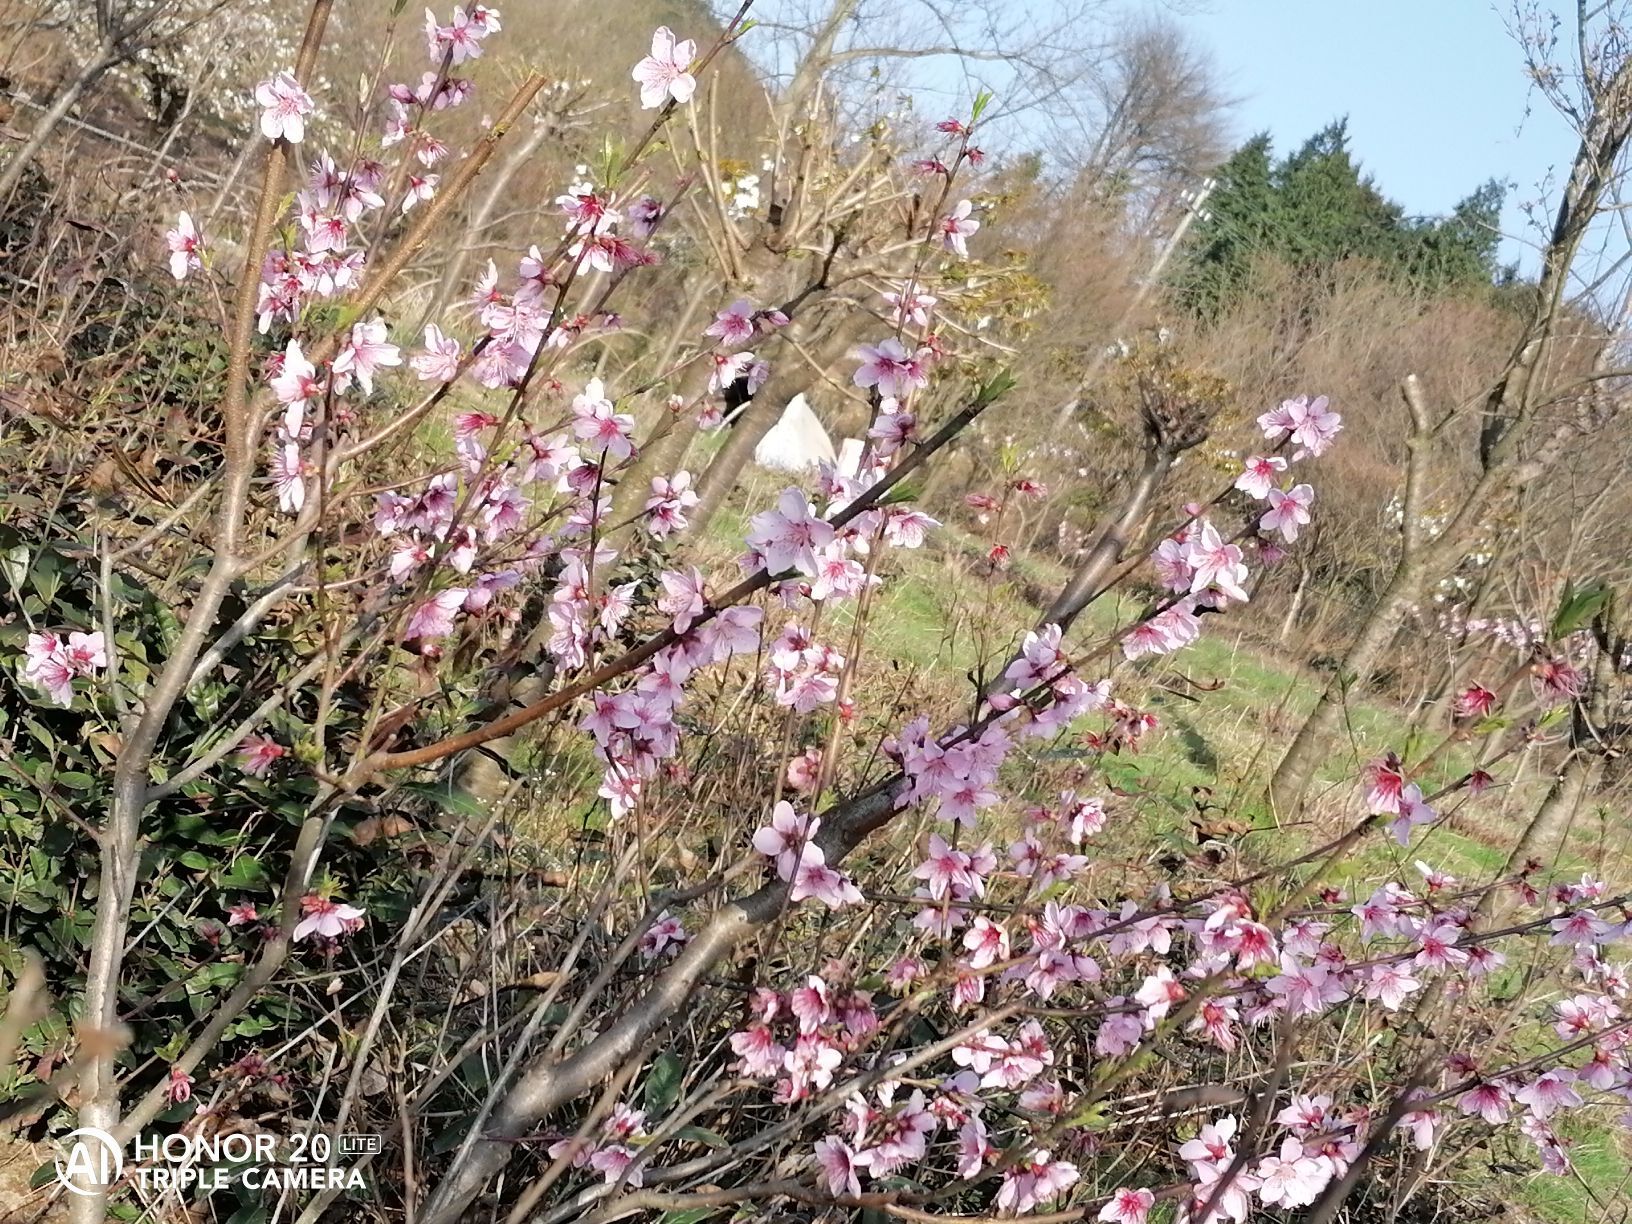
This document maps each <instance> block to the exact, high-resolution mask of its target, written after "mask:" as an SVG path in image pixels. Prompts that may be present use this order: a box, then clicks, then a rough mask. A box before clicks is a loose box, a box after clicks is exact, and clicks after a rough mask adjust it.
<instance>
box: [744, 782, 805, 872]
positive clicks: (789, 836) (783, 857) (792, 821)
mask: <svg viewBox="0 0 1632 1224" xmlns="http://www.w3.org/2000/svg"><path fill="white" fill-rule="evenodd" d="M821 827H822V822H821V818H820V817H817V816H810V815H801V814H800V813H798V812H796V811H795V810H794V807H793V804H791V803H788V802H787V801H786V800H781V801H779V802H778V803H777V805H776V807H775V808H774V809H772V811H771V823H770V824H768V825H765V826H763V827H761V828H760V829H759V830H758V831H756V832H755V833H754V849H755V850H758V851H759V852H760V853H761V854H763V855H764V856H765V857H766V858H769V859H774V860H775V861H776V874H777V875H779V876H780V877H782V879H784V880H791V879H792V878H793V876H794V872H795V871H796V870H797V868H798V866H799V860H800V856H801V854H802V853H803V852H804V850H805V848H806V847H807V846H809V845H810V839H811V838H813V837H815V836H816V834H817V832H818V831H819V830H820V829H821Z"/></svg>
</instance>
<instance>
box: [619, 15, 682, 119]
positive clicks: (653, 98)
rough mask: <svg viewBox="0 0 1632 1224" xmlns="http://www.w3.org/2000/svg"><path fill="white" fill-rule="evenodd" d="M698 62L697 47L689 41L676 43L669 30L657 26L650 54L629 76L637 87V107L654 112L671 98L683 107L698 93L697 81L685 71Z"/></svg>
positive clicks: (672, 33) (666, 27) (665, 27)
mask: <svg viewBox="0 0 1632 1224" xmlns="http://www.w3.org/2000/svg"><path fill="white" fill-rule="evenodd" d="M696 58H697V44H696V43H695V42H693V41H692V40H691V39H689V38H688V39H686V40H685V41H684V42H676V41H675V38H674V32H673V31H672V30H670V29H669V27H668V26H659V27H658V28H657V32H656V33H654V34H653V35H652V53H651V54H650V55H648V56H647V57H646V58H645V59H643V60H641V61H640V63H638V64H636V65H635V68H634V71H633V72H632V73H630V75H631V76H632V77H634V79H635V80H636V81H637V82H639V84H640V105H641V107H642V108H643V109H645V110H655V109H656V108H657V107H659V106H662V105H663V104H664V103H665V102H667V101H668V100H669V99H670V98H673V99H674V100H675V101H676V102H678V103H680V105H682V106H684V105H685V104H686V103H687V102H690V101H691V96H692V94H694V93H696V92H697V78H696V77H694V76H692V75H691V73H690V72H689V71H688V69H690V67H691V62H692V60H694V59H696Z"/></svg>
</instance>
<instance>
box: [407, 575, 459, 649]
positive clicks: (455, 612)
mask: <svg viewBox="0 0 1632 1224" xmlns="http://www.w3.org/2000/svg"><path fill="white" fill-rule="evenodd" d="M469 595H470V590H469V588H467V587H449V588H448V589H447V590H444V591H438V592H437V593H436V594H434V595H432V596H431V597H430V598H429V599H426V600H424V601H423V602H421V603H420V604H419V606H418V607H416V608H415V609H414V612H413V615H412V616H410V617H409V618H408V627H407V628H406V629H404V630H403V634H402V636H403V638H404V640H406V641H410V642H412V641H422V642H424V641H431V640H433V639H435V638H444V637H447V636H448V634H450V633H452V632H453V625H454V621H455V620H457V619H458V616H459V613H460V612H462V611H463V610H464V606H465V599H466V598H467V597H468V596H469Z"/></svg>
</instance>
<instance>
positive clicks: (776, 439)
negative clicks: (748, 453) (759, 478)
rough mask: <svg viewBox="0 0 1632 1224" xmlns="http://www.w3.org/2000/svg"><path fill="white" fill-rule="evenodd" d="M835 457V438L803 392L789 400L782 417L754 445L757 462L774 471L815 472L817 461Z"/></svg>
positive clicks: (827, 461) (830, 459)
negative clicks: (824, 427) (830, 434)
mask: <svg viewBox="0 0 1632 1224" xmlns="http://www.w3.org/2000/svg"><path fill="white" fill-rule="evenodd" d="M836 459H837V456H836V455H835V454H834V453H833V439H832V438H830V437H828V436H827V430H825V429H823V428H822V423H821V422H820V421H818V420H817V419H816V414H815V413H814V412H812V411H811V410H810V405H809V404H808V403H806V402H805V397H804V395H803V394H799V395H796V396H794V397H793V398H792V399H791V400H789V401H788V406H787V407H786V408H785V409H783V411H782V419H781V420H780V421H778V422H777V423H776V424H775V425H774V426H772V427H771V431H770V432H769V433H768V434H766V435H765V436H764V437H763V438H761V439H760V440H759V445H758V446H756V447H754V462H755V463H757V464H759V466H760V467H763V468H770V469H771V470H772V471H773V472H808V471H814V470H815V468H816V467H817V465H818V464H821V463H823V462H826V463H833V462H835V461H836Z"/></svg>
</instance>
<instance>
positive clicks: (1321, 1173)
mask: <svg viewBox="0 0 1632 1224" xmlns="http://www.w3.org/2000/svg"><path fill="white" fill-rule="evenodd" d="M1253 1176H1255V1177H1256V1178H1257V1179H1258V1197H1259V1198H1260V1199H1262V1200H1263V1201H1264V1205H1265V1206H1267V1207H1273V1206H1275V1205H1276V1204H1279V1205H1281V1206H1283V1207H1307V1206H1308V1205H1309V1204H1310V1203H1312V1202H1314V1201H1315V1199H1316V1198H1318V1197H1319V1196H1320V1192H1321V1191H1322V1190H1324V1189H1325V1188H1326V1184H1327V1183H1328V1182H1329V1181H1331V1180H1332V1162H1331V1161H1330V1160H1328V1159H1327V1158H1326V1157H1324V1156H1310V1155H1307V1154H1306V1153H1305V1152H1304V1150H1303V1143H1302V1142H1301V1141H1300V1140H1298V1139H1295V1138H1293V1137H1291V1136H1290V1135H1289V1136H1287V1138H1285V1139H1283V1140H1281V1152H1280V1155H1279V1156H1273V1155H1272V1156H1265V1157H1264V1158H1263V1159H1262V1160H1260V1161H1259V1162H1258V1167H1257V1168H1256V1169H1255V1170H1253Z"/></svg>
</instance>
